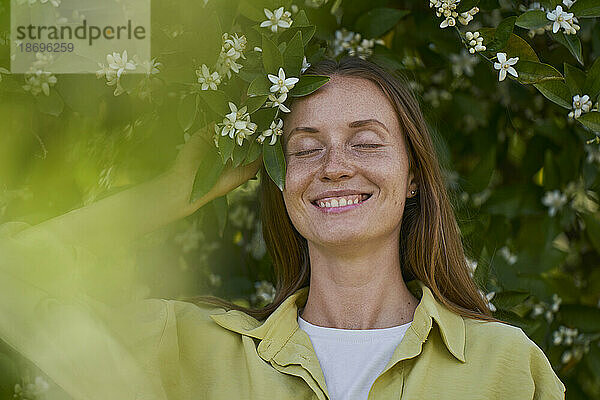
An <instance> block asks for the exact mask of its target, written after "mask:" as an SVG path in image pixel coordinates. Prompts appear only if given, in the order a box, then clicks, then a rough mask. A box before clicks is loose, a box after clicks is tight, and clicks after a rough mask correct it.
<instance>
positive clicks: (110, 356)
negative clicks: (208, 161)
mask: <svg viewBox="0 0 600 400" xmlns="http://www.w3.org/2000/svg"><path fill="white" fill-rule="evenodd" d="M208 145H209V144H208V142H207V141H206V140H205V139H204V138H203V137H202V136H201V135H199V134H195V135H193V136H192V137H191V138H190V140H189V141H188V143H186V145H185V146H184V147H183V148H182V150H181V151H180V153H179V155H178V157H177V159H176V161H175V163H174V164H173V166H172V167H171V168H170V169H169V170H168V171H167V172H165V173H164V174H162V175H160V176H159V177H157V178H155V179H153V180H151V181H149V182H146V183H144V184H141V185H138V186H135V187H132V188H130V189H127V190H124V191H122V192H120V193H117V194H115V195H113V196H110V197H107V198H105V199H102V200H100V201H98V202H96V203H93V204H91V205H89V206H86V207H83V208H80V209H77V210H74V211H71V212H69V213H67V214H64V215H61V216H58V217H56V218H53V219H50V220H48V221H46V222H44V223H41V224H38V225H35V226H31V227H29V226H27V224H25V223H18V222H11V223H6V224H3V225H0V338H1V339H2V340H4V341H5V342H6V343H8V344H9V345H10V346H11V347H13V348H14V349H16V350H17V351H19V352H20V353H21V354H23V355H24V356H25V357H27V358H28V359H30V360H31V361H33V362H34V363H35V364H36V365H37V366H38V367H39V368H41V369H42V370H43V371H44V372H45V373H46V374H47V375H48V376H49V377H50V378H51V379H52V380H53V381H54V382H55V383H56V384H58V385H59V386H61V387H62V388H63V389H64V390H65V391H66V392H67V393H68V394H69V395H71V396H72V397H73V398H74V399H98V400H106V399H131V400H133V399H142V398H143V399H155V400H159V399H160V400H162V399H166V398H167V395H166V393H165V386H164V385H166V384H167V383H168V382H163V381H162V380H161V379H160V376H158V375H157V372H156V368H157V367H156V366H161V365H163V364H164V363H162V362H161V358H160V357H163V356H164V354H163V355H161V354H159V352H158V349H159V346H160V343H161V340H162V338H163V335H165V332H167V333H171V334H172V331H173V330H174V329H176V326H173V321H172V318H173V315H172V314H170V311H169V310H170V309H169V307H168V302H166V301H163V300H144V301H138V302H130V303H127V304H124V303H123V304H120V305H119V307H113V306H107V305H106V304H103V303H101V302H98V301H97V300H94V299H92V298H91V297H90V296H88V294H87V293H86V288H87V287H88V286H87V285H88V284H89V282H87V280H89V279H90V278H89V275H86V273H87V272H88V271H90V270H97V269H104V268H117V269H118V268H119V265H116V266H115V265H114V262H116V261H117V260H115V259H114V258H111V246H113V245H114V246H121V245H122V244H123V243H125V242H130V241H132V240H134V239H136V238H138V237H140V236H141V235H143V234H145V233H147V232H150V231H153V230H155V229H157V228H159V227H160V226H162V225H165V224H168V223H170V222H172V221H175V220H176V219H178V218H181V217H184V216H186V215H190V214H191V213H193V212H194V211H195V210H197V209H198V208H200V207H201V206H202V205H204V204H206V203H207V202H209V201H210V200H212V199H214V198H217V197H219V196H222V195H224V194H226V193H227V192H229V191H230V190H232V189H234V188H235V187H237V186H239V185H240V184H242V183H243V182H245V181H246V180H248V179H250V178H252V177H253V176H254V175H255V174H256V172H257V170H258V168H259V165H260V163H261V161H262V160H261V159H260V158H259V159H258V160H257V161H255V162H254V163H252V164H250V165H248V166H245V167H241V168H235V169H230V168H227V169H225V172H224V173H223V174H222V175H221V177H220V178H219V180H218V182H217V183H216V185H215V186H214V187H213V188H212V189H211V190H210V192H209V193H208V194H207V195H205V196H204V197H202V198H200V199H198V200H197V201H195V202H194V203H189V201H188V199H189V196H190V193H191V190H192V186H193V181H194V176H195V173H196V169H197V168H198V165H199V164H200V161H201V160H202V157H203V154H204V150H205V149H206V146H208ZM92 284H93V282H92ZM115 285H122V283H121V282H115ZM0 373H2V371H0Z"/></svg>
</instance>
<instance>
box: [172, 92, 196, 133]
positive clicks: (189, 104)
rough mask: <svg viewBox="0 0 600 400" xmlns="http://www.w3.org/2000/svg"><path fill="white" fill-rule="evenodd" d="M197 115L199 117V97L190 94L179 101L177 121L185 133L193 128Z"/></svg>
mask: <svg viewBox="0 0 600 400" xmlns="http://www.w3.org/2000/svg"><path fill="white" fill-rule="evenodd" d="M196 115H198V95H197V94H194V93H193V94H188V95H187V96H185V97H183V98H182V99H181V100H180V101H179V107H177V120H178V121H179V126H181V129H183V131H184V132H185V131H187V130H188V129H190V128H191V127H192V125H193V124H194V121H195V120H196Z"/></svg>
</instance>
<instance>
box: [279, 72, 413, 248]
mask: <svg viewBox="0 0 600 400" xmlns="http://www.w3.org/2000/svg"><path fill="white" fill-rule="evenodd" d="M403 137H404V133H403V132H402V129H401V127H400V123H399V121H398V118H397V116H396V113H395V111H394V108H393V107H392V105H391V103H390V102H389V100H388V99H387V97H386V96H385V94H384V93H383V92H382V91H381V89H380V88H379V87H378V86H377V85H376V84H375V83H373V82H371V81H369V80H367V79H363V78H358V77H339V76H334V77H332V79H331V80H330V81H329V82H328V83H327V84H325V85H324V86H323V87H321V88H320V89H319V90H318V91H317V92H315V93H313V94H311V95H309V96H307V97H303V98H300V99H298V100H296V101H295V102H294V104H293V107H292V110H291V113H290V114H288V115H286V119H285V125H284V134H283V140H284V141H283V145H284V151H285V158H286V163H287V172H286V187H285V190H284V191H283V198H284V201H285V206H286V209H287V212H288V214H289V216H290V218H291V220H292V223H293V224H294V227H295V228H296V229H297V230H298V232H299V233H300V234H301V235H302V236H304V238H306V239H307V240H308V241H309V242H312V243H314V244H317V245H320V246H342V247H344V246H347V245H356V244H361V243H365V242H367V241H372V240H384V239H389V238H390V235H396V236H395V237H396V238H397V237H398V235H399V232H400V224H401V221H402V214H403V211H404V204H405V201H406V197H407V196H409V191H410V190H411V189H415V188H416V185H415V184H413V183H412V179H413V175H412V173H409V171H408V155H407V152H406V146H405V143H404V139H403Z"/></svg>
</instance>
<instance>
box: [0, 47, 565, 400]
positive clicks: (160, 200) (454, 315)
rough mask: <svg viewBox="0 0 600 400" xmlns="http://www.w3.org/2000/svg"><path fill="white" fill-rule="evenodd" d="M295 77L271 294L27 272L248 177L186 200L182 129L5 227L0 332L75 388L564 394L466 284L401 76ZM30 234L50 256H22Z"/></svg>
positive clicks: (532, 349) (196, 394) (192, 147)
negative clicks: (154, 171)
mask: <svg viewBox="0 0 600 400" xmlns="http://www.w3.org/2000/svg"><path fill="white" fill-rule="evenodd" d="M306 73H311V74H323V75H328V76H330V77H331V80H330V81H329V82H328V83H327V84H326V85H324V86H323V87H322V88H320V89H319V90H317V91H316V92H315V93H313V94H311V95H309V96H307V97H304V98H300V99H298V100H296V101H295V102H294V103H293V104H292V105H291V110H292V112H291V113H290V114H289V115H287V116H286V118H285V124H284V126H285V131H284V134H283V137H282V140H283V145H284V150H285V158H286V163H287V172H286V187H285V189H284V191H283V193H282V192H280V191H279V190H278V189H277V187H276V186H275V185H274V184H272V182H271V181H270V180H269V179H262V180H261V200H262V201H261V204H262V210H261V211H262V213H261V218H262V220H263V227H264V238H265V242H266V243H267V247H268V249H269V251H270V254H271V256H272V258H273V260H274V267H275V275H276V277H277V294H276V296H275V300H274V302H273V303H272V304H271V305H269V306H267V307H265V308H263V309H261V310H252V309H245V308H242V307H239V306H236V305H234V304H231V303H227V302H225V301H223V300H220V299H216V298H201V299H200V300H202V301H197V302H196V304H194V303H192V302H182V301H173V300H169V301H167V300H144V301H141V302H131V303H129V304H126V305H122V306H120V307H118V308H117V307H107V306H106V305H104V304H102V303H98V302H96V301H94V300H92V299H90V298H88V297H83V296H80V295H79V292H78V291H77V290H73V291H69V290H67V291H64V290H62V289H63V287H64V286H65V285H61V284H60V283H61V282H62V281H64V279H62V280H61V281H60V282H58V283H56V282H57V281H59V279H56V281H53V280H51V281H50V282H51V284H50V285H49V284H48V283H47V280H44V281H43V282H42V280H40V281H38V282H32V280H33V279H32V278H31V277H30V275H28V274H27V268H31V265H35V263H36V262H45V263H47V264H48V263H49V261H48V260H49V259H52V260H54V261H53V262H52V266H51V268H55V269H56V270H55V272H57V273H58V274H59V275H60V276H62V277H63V278H64V276H65V275H68V273H66V272H65V271H66V270H67V269H68V266H69V265H71V268H73V269H75V268H76V267H75V266H76V265H78V263H81V262H93V261H94V260H96V258H97V254H101V253H102V252H103V249H106V248H110V245H115V246H120V244H121V243H124V242H129V241H131V240H132V239H134V238H136V237H138V236H139V235H141V234H143V233H145V232H149V231H152V230H154V229H156V228H157V227H159V226H161V225H164V224H166V223H169V222H171V221H173V220H175V219H177V218H181V217H183V216H186V215H190V214H191V213H193V212H194V211H195V210H196V209H198V208H199V207H201V206H202V205H203V204H206V202H208V201H210V200H212V199H214V198H216V197H218V196H221V195H223V194H225V193H227V192H228V191H230V190H232V189H233V188H235V187H237V186H239V185H240V184H241V183H243V182H245V181H246V180H248V179H249V178H251V177H253V176H254V175H255V174H256V172H257V169H258V166H259V164H260V162H261V161H260V160H257V162H255V163H253V164H251V165H250V166H247V167H243V168H237V169H234V170H231V169H229V170H227V171H226V172H225V173H224V175H223V176H222V177H221V178H220V180H219V182H218V183H217V184H216V185H215V187H214V188H213V189H212V190H211V192H209V193H208V194H207V195H206V196H204V197H203V198H201V199H199V200H197V201H196V202H194V203H192V204H188V202H187V199H188V198H189V194H190V192H191V187H192V182H193V177H194V174H195V170H196V168H197V165H198V163H199V160H200V159H201V158H202V148H203V147H204V144H205V138H204V137H203V136H201V135H200V134H196V135H194V137H193V139H192V140H191V141H190V142H189V143H188V144H187V145H186V146H185V147H184V148H183V149H182V151H181V153H180V154H179V155H178V158H177V160H176V162H175V164H174V166H173V167H172V168H171V169H170V170H169V171H168V172H166V173H165V174H163V175H161V176H160V177H158V178H157V179H155V180H153V181H151V182H148V183H146V184H143V185H140V186H139V187H136V188H134V189H130V190H127V191H124V192H121V193H119V194H117V195H114V196H111V197H109V198H106V199H103V200H101V201H99V202H98V203H96V204H94V205H91V206H88V207H85V208H82V209H79V210H75V211H73V212H71V213H68V214H65V215H64V216H61V217H58V218H55V219H54V220H50V221H47V222H45V223H42V224H40V225H38V226H34V227H31V228H28V229H24V226H20V225H5V226H4V231H5V233H4V238H5V239H4V240H3V242H2V246H3V247H0V250H2V251H1V252H0V254H2V256H0V257H3V259H0V260H2V262H1V265H2V268H3V271H8V272H10V273H6V272H5V274H4V275H3V279H2V283H1V284H0V285H2V286H3V287H2V288H0V289H2V290H4V289H6V290H12V291H13V292H12V293H14V290H15V289H14V288H15V287H16V288H18V289H19V290H24V291H26V295H23V296H16V295H13V296H9V295H7V296H5V297H6V300H7V301H6V305H4V304H3V306H2V315H6V316H7V317H5V318H3V319H2V322H1V323H0V332H1V334H2V338H3V339H4V340H6V341H7V342H8V343H9V344H11V345H12V346H14V347H15V348H16V349H17V350H19V351H21V352H22V353H24V354H25V355H26V356H27V357H29V358H31V359H32V360H34V361H36V363H37V364H38V365H39V366H40V367H41V368H42V369H44V370H45V371H46V372H47V373H48V375H49V376H50V377H51V378H52V379H54V380H55V381H56V382H57V383H58V384H59V385H61V386H62V387H63V388H65V390H66V391H67V392H69V393H70V394H72V395H73V397H75V398H79V397H81V398H102V399H106V398H124V399H137V398H152V399H198V398H208V399H225V398H244V399H265V398H277V399H280V398H281V399H287V398H290V399H291V398H293V399H315V398H317V399H326V398H330V399H366V398H369V399H389V398H405V399H422V398H427V399H429V398H431V399H459V398H460V399H562V398H564V390H565V388H564V385H563V384H562V382H560V380H559V379H558V377H557V376H556V374H555V373H554V372H553V370H552V368H551V366H550V363H549V362H548V360H547V358H546V357H545V355H544V354H543V352H542V351H541V350H540V349H539V347H537V345H536V344H535V343H534V342H532V341H531V340H530V339H529V338H528V337H527V336H526V335H525V334H524V332H523V331H522V330H521V329H520V328H517V327H513V326H510V325H508V324H505V323H503V322H502V321H498V320H496V319H494V318H493V317H491V313H490V311H489V309H488V308H487V305H486V303H485V301H484V300H483V299H482V297H481V296H480V294H479V292H478V290H477V287H476V285H475V284H474V283H473V281H472V280H471V278H470V276H469V272H468V269H467V266H466V265H465V258H464V252H463V249H462V245H461V240H460V233H459V230H458V227H457V224H456V221H455V219H454V216H453V213H452V208H451V206H450V203H449V201H448V198H447V195H446V192H445V189H444V185H443V181H442V178H441V174H440V169H439V166H438V162H437V160H436V158H435V151H434V148H433V146H432V142H431V139H430V137H429V135H428V132H427V127H426V125H425V123H424V120H423V117H422V115H421V112H420V110H419V107H418V104H417V102H416V101H415V99H414V97H413V96H412V95H411V94H410V92H409V91H408V90H407V89H406V85H405V84H404V83H403V82H402V81H401V80H400V79H398V78H397V77H394V76H392V75H390V74H389V73H387V72H385V71H384V70H383V69H381V68H379V67H378V66H377V65H375V64H373V63H371V62H368V61H364V60H361V59H359V58H346V59H344V60H342V61H341V62H340V63H339V64H338V63H336V62H334V61H327V60H326V61H323V62H321V63H318V64H317V65H315V66H313V67H311V68H310V69H309V70H308V71H306ZM261 176H262V177H265V176H266V174H265V173H264V171H262V175H261ZM107 232H110V234H107ZM84 233H85V235H84ZM108 241H110V242H108ZM38 244H42V245H44V246H45V249H46V250H47V251H49V252H51V253H50V254H44V255H43V256H41V255H39V254H40V253H39V252H37V253H35V254H38V256H35V255H34V256H33V257H32V256H28V257H24V254H25V253H26V251H27V250H28V249H31V248H34V246H36V245H38ZM84 246H85V249H84ZM73 250H75V254H76V257H73ZM90 250H91V251H90ZM92 254H96V256H94V255H92ZM81 257H83V258H81ZM5 276H6V279H4V278H5ZM41 283H43V284H44V285H46V286H45V287H44V288H43V289H42V290H40V289H39V286H38V285H39V284H41ZM54 283H56V286H52V284H54ZM57 288H60V289H61V290H58V289H57ZM9 293H10V291H9ZM48 293H50V295H49V294H48ZM58 296H60V297H61V299H66V300H63V301H62V303H58V304H57V302H56V300H54V299H55V298H56V297H58ZM49 297H50V298H52V299H53V300H48V298H49ZM15 298H18V299H19V301H18V302H16V300H15ZM23 299H26V300H23ZM3 300H4V299H3ZM11 302H12V304H11ZM15 310H18V311H15ZM32 332H36V333H32ZM82 332H84V333H85V334H86V336H85V340H83V339H81V337H82ZM44 345H45V346H46V347H44ZM48 347H50V349H48ZM74 366H77V367H76V368H75V367H74Z"/></svg>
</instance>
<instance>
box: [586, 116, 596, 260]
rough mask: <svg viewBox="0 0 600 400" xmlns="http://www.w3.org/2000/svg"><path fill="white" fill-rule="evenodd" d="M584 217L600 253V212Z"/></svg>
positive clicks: (588, 230)
mask: <svg viewBox="0 0 600 400" xmlns="http://www.w3.org/2000/svg"><path fill="white" fill-rule="evenodd" d="M596 114H598V113H596ZM586 115H587V114H586ZM582 217H583V220H584V222H585V233H586V234H587V237H588V239H589V240H590V243H592V245H593V246H594V248H595V249H596V251H597V252H598V253H600V215H599V214H598V213H595V214H588V213H585V214H582Z"/></svg>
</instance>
